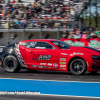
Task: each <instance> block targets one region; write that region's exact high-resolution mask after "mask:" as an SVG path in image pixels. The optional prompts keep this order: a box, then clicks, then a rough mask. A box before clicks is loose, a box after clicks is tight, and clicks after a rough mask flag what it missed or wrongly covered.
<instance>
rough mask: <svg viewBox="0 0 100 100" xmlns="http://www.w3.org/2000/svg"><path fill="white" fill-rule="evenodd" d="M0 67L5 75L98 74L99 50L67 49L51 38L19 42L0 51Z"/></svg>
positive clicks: (63, 43)
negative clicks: (26, 72)
mask: <svg viewBox="0 0 100 100" xmlns="http://www.w3.org/2000/svg"><path fill="white" fill-rule="evenodd" d="M0 65H1V67H3V68H5V70H6V71H8V72H18V71H19V70H20V69H21V68H27V69H30V70H52V71H71V73H72V74H76V75H80V74H84V73H85V72H86V71H88V72H96V71H100V51H99V50H97V49H94V48H91V47H78V46H77V47H76V46H70V45H69V44H66V43H65V42H62V41H60V40H55V39H35V40H25V41H20V42H19V43H15V44H12V45H9V46H6V47H1V48H0Z"/></svg>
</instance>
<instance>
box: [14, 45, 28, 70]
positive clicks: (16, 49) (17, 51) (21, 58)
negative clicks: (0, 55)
mask: <svg viewBox="0 0 100 100" xmlns="http://www.w3.org/2000/svg"><path fill="white" fill-rule="evenodd" d="M14 50H15V54H16V56H17V58H18V60H19V62H20V64H21V66H22V67H26V68H27V65H26V63H25V61H24V59H23V57H22V55H21V53H20V49H19V44H15V48H14Z"/></svg>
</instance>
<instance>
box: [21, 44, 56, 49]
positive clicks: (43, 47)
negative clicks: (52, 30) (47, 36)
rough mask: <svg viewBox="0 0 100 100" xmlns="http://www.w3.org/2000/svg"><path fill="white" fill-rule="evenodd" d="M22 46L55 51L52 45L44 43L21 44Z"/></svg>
mask: <svg viewBox="0 0 100 100" xmlns="http://www.w3.org/2000/svg"><path fill="white" fill-rule="evenodd" d="M22 46H25V47H27V48H37V49H55V48H54V47H53V46H52V45H50V44H49V43H46V42H24V43H22Z"/></svg>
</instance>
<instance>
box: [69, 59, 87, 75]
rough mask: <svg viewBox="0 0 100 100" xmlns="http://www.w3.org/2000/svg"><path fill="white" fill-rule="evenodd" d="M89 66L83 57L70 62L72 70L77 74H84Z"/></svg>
mask: <svg viewBox="0 0 100 100" xmlns="http://www.w3.org/2000/svg"><path fill="white" fill-rule="evenodd" d="M86 69H87V66H86V63H85V61H84V60H83V59H74V60H72V62H71V63H70V71H71V73H72V74H75V75H82V74H84V73H85V72H86Z"/></svg>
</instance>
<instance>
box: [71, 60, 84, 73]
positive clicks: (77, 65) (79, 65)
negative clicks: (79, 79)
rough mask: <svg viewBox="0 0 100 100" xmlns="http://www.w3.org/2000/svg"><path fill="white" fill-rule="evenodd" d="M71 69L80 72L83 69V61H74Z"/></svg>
mask: <svg viewBox="0 0 100 100" xmlns="http://www.w3.org/2000/svg"><path fill="white" fill-rule="evenodd" d="M72 69H73V71H75V72H76V73H81V72H82V71H83V63H82V62H81V61H74V62H73V64H72Z"/></svg>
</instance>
